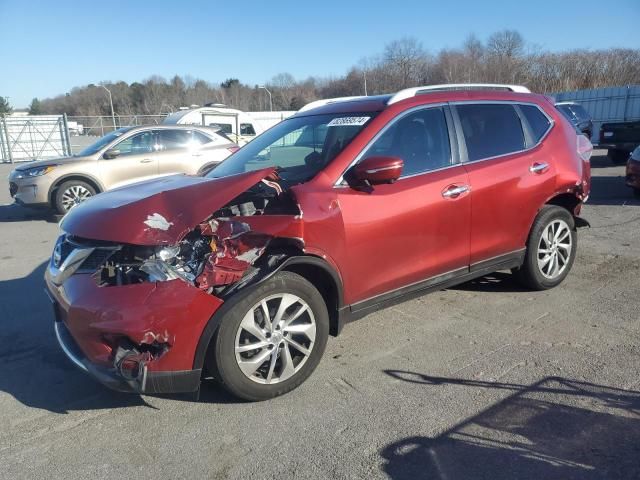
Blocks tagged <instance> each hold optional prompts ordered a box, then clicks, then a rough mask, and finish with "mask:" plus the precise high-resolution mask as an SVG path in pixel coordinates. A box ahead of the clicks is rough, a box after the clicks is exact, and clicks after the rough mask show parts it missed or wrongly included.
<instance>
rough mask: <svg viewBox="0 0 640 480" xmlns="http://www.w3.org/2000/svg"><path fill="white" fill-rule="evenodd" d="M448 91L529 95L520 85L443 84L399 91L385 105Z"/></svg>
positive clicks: (528, 91) (526, 89)
mask: <svg viewBox="0 0 640 480" xmlns="http://www.w3.org/2000/svg"><path fill="white" fill-rule="evenodd" d="M448 90H509V91H511V92H517V93H531V91H530V90H529V89H528V88H527V87H523V86H522V85H502V84H497V83H445V84H442V85H426V86H424V87H413V88H407V89H405V90H400V91H399V92H398V93H396V94H395V95H394V96H393V97H391V98H390V99H389V101H388V102H387V105H391V104H392V103H397V102H399V101H401V100H405V99H407V98H411V97H415V96H416V95H420V94H421V93H430V92H443V91H448Z"/></svg>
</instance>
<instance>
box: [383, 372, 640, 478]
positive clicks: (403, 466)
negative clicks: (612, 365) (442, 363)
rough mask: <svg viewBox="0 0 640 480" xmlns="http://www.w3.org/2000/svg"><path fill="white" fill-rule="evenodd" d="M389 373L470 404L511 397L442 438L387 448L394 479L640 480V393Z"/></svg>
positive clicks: (387, 467)
mask: <svg viewBox="0 0 640 480" xmlns="http://www.w3.org/2000/svg"><path fill="white" fill-rule="evenodd" d="M385 373H387V374H388V375H390V376H391V377H393V378H395V379H399V380H403V381H407V382H411V383H416V384H422V385H424V386H425V388H443V387H445V386H452V387H454V388H455V389H456V390H455V391H454V392H453V393H454V394H460V395H465V396H468V395H475V394H477V392H475V390H478V389H493V390H503V391H505V392H510V394H509V395H508V396H507V397H506V398H504V399H503V400H501V401H499V402H497V403H495V404H493V405H491V406H490V407H488V408H486V409H485V410H482V411H481V412H480V413H478V414H476V415H474V416H472V417H470V418H468V419H465V420H464V421H462V422H460V423H458V424H457V425H455V426H453V427H452V428H450V429H448V430H446V431H445V432H443V433H441V434H440V435H437V436H434V437H428V436H412V437H407V438H404V439H402V440H400V441H397V442H394V443H392V444H390V445H387V446H386V447H385V448H383V449H382V451H381V452H380V455H381V457H382V459H383V467H382V468H383V470H384V471H385V472H386V473H387V474H388V475H389V476H390V477H391V478H392V479H395V480H402V479H418V478H420V479H431V478H433V479H442V478H447V479H466V478H486V479H515V478H517V479H536V480H538V479H545V480H548V479H600V478H640V392H637V391H629V390H621V389H617V388H611V387H606V386H602V385H595V384H592V383H586V382H580V381H575V380H570V379H566V378H561V377H546V378H544V379H542V380H540V381H539V382H536V383H534V384H532V385H519V384H511V383H500V382H485V381H478V380H466V379H458V378H443V377H430V376H427V375H422V374H419V373H414V372H408V371H401V370H386V371H385ZM425 393H426V394H428V392H425ZM416 413H417V414H419V412H416Z"/></svg>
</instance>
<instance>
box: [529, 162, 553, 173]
mask: <svg viewBox="0 0 640 480" xmlns="http://www.w3.org/2000/svg"><path fill="white" fill-rule="evenodd" d="M547 170H549V164H548V163H545V162H536V163H534V164H533V165H531V166H530V167H529V171H530V172H531V173H537V174H541V173H544V172H546V171H547Z"/></svg>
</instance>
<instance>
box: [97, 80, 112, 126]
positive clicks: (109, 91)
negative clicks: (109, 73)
mask: <svg viewBox="0 0 640 480" xmlns="http://www.w3.org/2000/svg"><path fill="white" fill-rule="evenodd" d="M98 86H99V87H102V88H104V89H105V90H106V91H107V93H108V94H109V105H111V120H112V121H113V129H114V130H115V129H116V113H115V112H114V111H113V97H112V96H111V90H109V89H108V88H107V87H105V86H104V85H98Z"/></svg>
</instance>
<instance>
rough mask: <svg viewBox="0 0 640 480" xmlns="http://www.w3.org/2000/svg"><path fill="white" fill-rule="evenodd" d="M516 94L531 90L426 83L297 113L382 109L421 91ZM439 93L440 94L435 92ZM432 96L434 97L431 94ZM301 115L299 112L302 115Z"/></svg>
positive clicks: (329, 102) (326, 101) (334, 100)
mask: <svg viewBox="0 0 640 480" xmlns="http://www.w3.org/2000/svg"><path fill="white" fill-rule="evenodd" d="M472 92H473V93H478V92H484V93H485V94H488V93H498V94H499V93H501V92H505V93H515V94H530V93H531V91H530V90H529V89H528V88H527V87H524V86H521V85H503V84H491V83H457V84H442V85H426V86H422V87H413V88H407V89H404V90H400V91H399V92H397V93H395V94H393V95H376V96H371V97H368V96H362V97H338V98H328V99H324V100H316V101H315V102H311V103H308V104H307V105H305V106H304V107H302V108H301V109H300V110H299V111H298V113H297V114H296V116H304V115H320V114H325V113H348V112H372V111H381V110H384V109H385V108H386V107H387V106H389V105H392V104H395V103H399V102H402V101H404V100H408V99H411V98H415V97H417V96H421V95H423V94H433V95H435V96H438V97H442V96H443V94H447V95H454V94H457V95H459V94H460V93H467V94H471V93H472ZM438 94H440V95H438ZM434 98H435V97H434ZM301 114H302V115H301Z"/></svg>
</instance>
